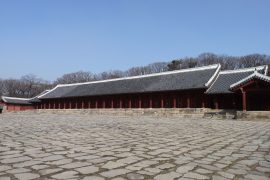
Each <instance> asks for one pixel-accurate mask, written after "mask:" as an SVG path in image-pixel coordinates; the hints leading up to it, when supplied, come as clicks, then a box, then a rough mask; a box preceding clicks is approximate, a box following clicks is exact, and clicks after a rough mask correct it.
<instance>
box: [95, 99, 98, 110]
mask: <svg viewBox="0 0 270 180" xmlns="http://www.w3.org/2000/svg"><path fill="white" fill-rule="evenodd" d="M95 108H96V109H97V108H98V100H97V99H96V100H95Z"/></svg>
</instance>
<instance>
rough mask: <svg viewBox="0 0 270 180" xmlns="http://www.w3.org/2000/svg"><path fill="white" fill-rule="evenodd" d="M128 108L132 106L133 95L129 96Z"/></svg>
mask: <svg viewBox="0 0 270 180" xmlns="http://www.w3.org/2000/svg"><path fill="white" fill-rule="evenodd" d="M128 108H131V97H128Z"/></svg>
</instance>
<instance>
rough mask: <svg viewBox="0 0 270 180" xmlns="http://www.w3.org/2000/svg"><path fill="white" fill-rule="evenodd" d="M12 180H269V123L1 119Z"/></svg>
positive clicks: (1, 155) (2, 176)
mask: <svg viewBox="0 0 270 180" xmlns="http://www.w3.org/2000/svg"><path fill="white" fill-rule="evenodd" d="M8 179H23V180H27V179H84V180H102V179H115V180H121V179H132V180H137V179H156V180H162V179H164V180H170V179H214V180H223V179H254V180H263V179H270V122H263V121H261V122H259V121H234V120H213V119H191V118H190V119H183V118H161V117H147V116H142V117H120V116H98V115H88V116H87V115H83V116H78V115H64V114H63V115H56V114H32V115H27V114H15V113H14V114H12V113H10V114H2V115H0V180H8Z"/></svg>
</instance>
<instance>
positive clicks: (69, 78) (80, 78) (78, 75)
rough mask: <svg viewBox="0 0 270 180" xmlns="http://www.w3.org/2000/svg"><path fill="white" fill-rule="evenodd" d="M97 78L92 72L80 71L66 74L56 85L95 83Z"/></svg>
mask: <svg viewBox="0 0 270 180" xmlns="http://www.w3.org/2000/svg"><path fill="white" fill-rule="evenodd" d="M94 80H95V77H94V75H93V74H92V73H91V72H84V71H78V72H74V73H69V74H64V75H63V76H62V77H60V78H57V79H56V81H55V82H54V84H70V83H81V82H89V81H94Z"/></svg>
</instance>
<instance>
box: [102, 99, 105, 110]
mask: <svg viewBox="0 0 270 180" xmlns="http://www.w3.org/2000/svg"><path fill="white" fill-rule="evenodd" d="M102 108H106V102H105V99H104V98H103V99H102Z"/></svg>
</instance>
